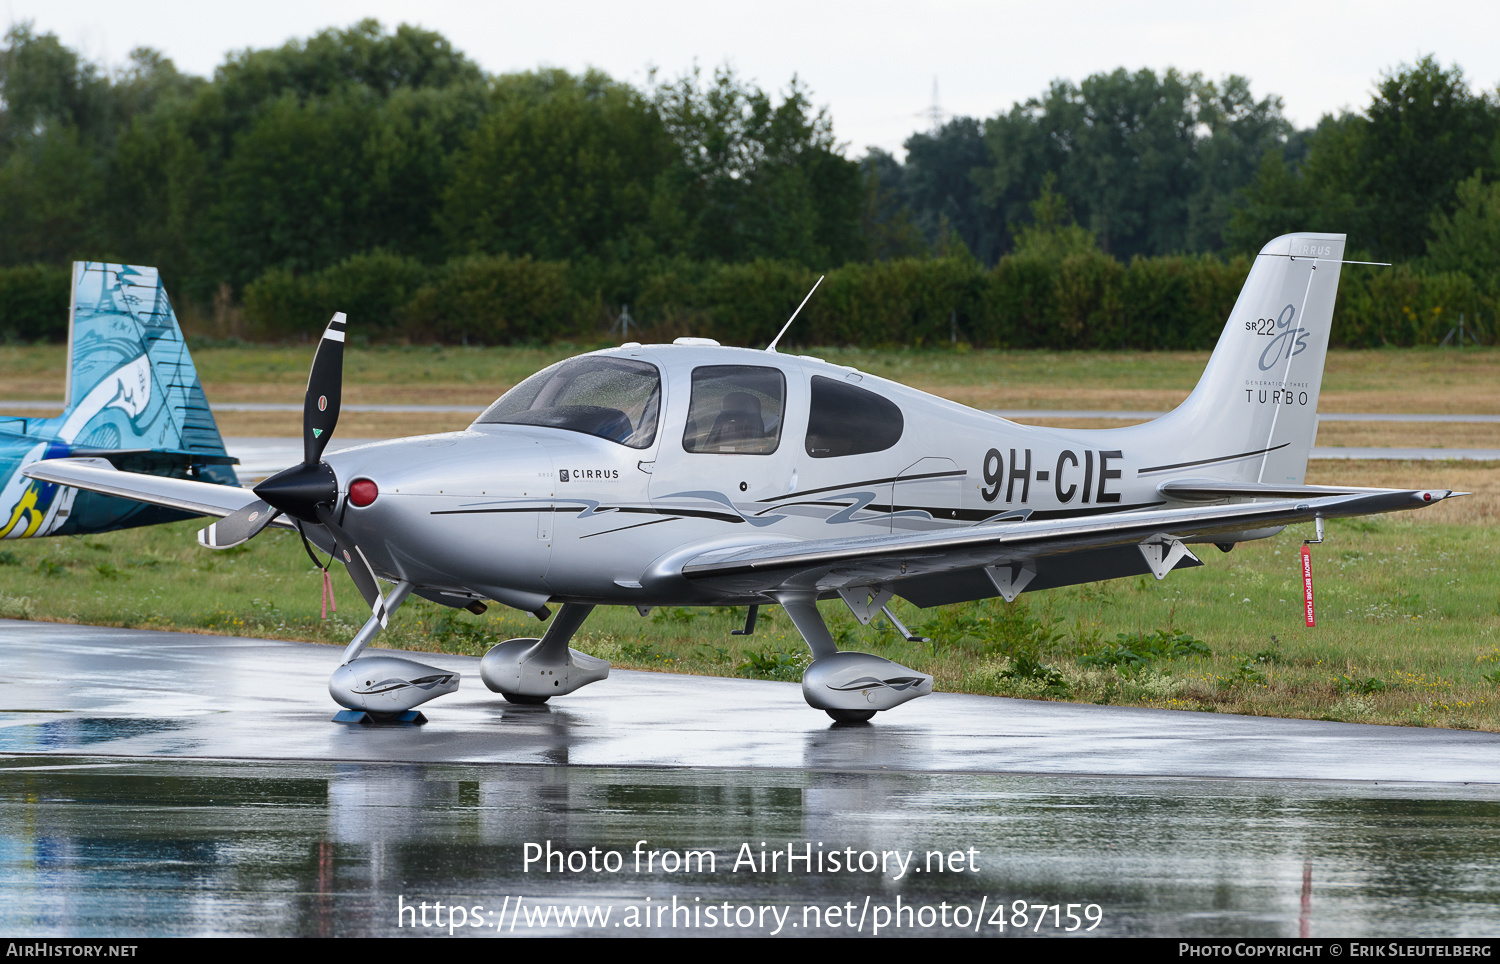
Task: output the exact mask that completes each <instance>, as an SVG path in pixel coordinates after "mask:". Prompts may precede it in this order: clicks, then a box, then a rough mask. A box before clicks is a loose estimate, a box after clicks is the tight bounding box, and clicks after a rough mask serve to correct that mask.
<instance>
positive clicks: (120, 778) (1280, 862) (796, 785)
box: [0, 620, 1500, 937]
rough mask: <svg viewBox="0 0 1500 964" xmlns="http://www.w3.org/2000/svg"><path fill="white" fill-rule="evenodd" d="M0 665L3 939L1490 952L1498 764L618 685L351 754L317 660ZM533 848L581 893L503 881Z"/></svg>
mask: <svg viewBox="0 0 1500 964" xmlns="http://www.w3.org/2000/svg"><path fill="white" fill-rule="evenodd" d="M0 652H3V653H4V654H5V664H4V665H5V670H6V672H5V675H4V678H3V679H0V933H10V934H14V935H18V936H19V935H35V936H54V937H55V936H67V937H83V936H126V935H153V934H304V935H323V934H351V935H377V936H379V935H403V934H425V935H433V934H436V933H438V932H439V930H441V931H442V932H443V933H447V931H448V928H449V927H450V926H452V927H453V929H454V932H455V933H456V934H466V935H486V934H495V933H497V932H498V933H502V934H512V933H514V934H527V935H537V934H541V933H547V932H558V931H569V932H584V933H606V934H611V935H615V934H619V935H625V934H641V935H654V934H662V933H669V932H670V933H683V934H725V933H731V934H736V935H760V934H771V933H775V932H776V929H777V927H780V928H781V931H780V933H783V934H785V933H793V934H806V933H809V932H813V933H828V934H849V933H851V932H852V933H858V934H866V935H868V934H872V933H874V932H875V929H876V927H877V926H878V927H880V928H881V930H880V933H881V934H883V935H889V934H908V933H915V932H925V933H951V934H958V933H976V934H980V935H999V934H1001V933H1004V934H1005V935H1010V934H1013V933H1015V932H1016V931H1017V929H1018V928H1019V927H1020V926H1022V925H1023V924H1024V926H1025V929H1026V930H1027V931H1028V932H1031V933H1035V932H1041V933H1058V932H1063V933H1066V932H1069V930H1070V928H1071V932H1072V933H1077V934H1088V933H1093V934H1110V935H1157V936H1204V937H1208V936H1241V935H1243V936H1267V937H1270V936H1279V937H1297V936H1300V935H1302V934H1307V935H1309V936H1312V937H1322V936H1334V935H1337V936H1353V935H1358V936H1408V937H1411V936H1448V937H1452V936H1467V935H1471V934H1473V935H1483V934H1493V933H1495V932H1496V931H1497V930H1500V901H1497V899H1496V898H1497V896H1500V821H1497V817H1500V753H1497V752H1496V750H1497V749H1500V736H1497V735H1496V734H1490V733H1476V732H1464V731H1454V730H1423V729H1418V728H1413V727H1378V726H1357V725H1353V724H1340V723H1327V722H1305V721H1296V720H1275V719H1266V718H1252V717H1235V716H1230V715H1227V714H1202V713H1180V712H1171V711H1164V710H1143V709H1130V708H1121V707H1101V706H1079V705H1072V704H1063V703H1039V702H1030V701H1025V700H1007V699H994V698H988V697H976V696H962V695H956V694H937V695H934V696H931V697H928V698H927V699H924V700H922V701H921V703H920V704H919V705H917V706H915V707H903V710H910V712H908V713H907V714H906V715H905V716H902V717H896V716H894V715H893V716H892V717H891V720H890V721H888V722H884V723H882V724H880V725H876V726H869V725H866V726H859V727H853V728H841V727H837V726H829V725H828V724H827V722H826V721H818V720H816V719H814V718H813V717H812V716H811V715H810V714H808V713H806V712H805V707H804V706H803V705H802V702H801V695H800V693H799V692H798V688H797V685H796V684H793V683H769V682H761V681H754V680H730V679H704V678H694V677H685V676H673V675H669V674H656V673H627V672H620V673H618V674H611V676H610V679H609V681H608V686H607V687H600V688H598V689H597V690H594V689H591V690H587V691H584V692H581V693H578V694H574V696H572V697H570V698H569V699H570V700H572V702H559V703H558V705H552V704H548V705H547V706H537V707H525V706H512V705H509V704H506V703H503V702H500V701H499V700H498V699H497V698H495V697H494V696H493V694H490V693H488V692H486V691H484V690H483V689H481V688H476V687H470V686H469V685H468V681H465V688H464V689H461V690H460V691H459V692H458V693H457V694H454V695H453V696H452V697H449V698H448V702H445V703H444V704H443V705H442V706H441V708H440V710H441V712H438V713H434V715H433V720H432V722H431V723H429V724H427V725H426V726H423V727H373V728H366V727H359V726H342V725H339V724H334V723H331V722H330V721H329V716H330V709H331V708H330V705H329V704H328V703H327V695H326V693H324V692H322V691H321V690H322V686H321V683H320V682H319V680H320V676H319V675H318V674H317V673H314V672H312V671H311V670H312V669H314V668H316V667H320V666H324V665H326V664H328V663H330V662H331V661H333V660H334V659H336V656H337V650H335V649H333V648H331V647H325V646H316V645H310V644H302V643H286V642H274V641H267V640H257V639H240V638H230V637H212V636H202V635H193V634H185V633H167V632H155V631H135V630H122V629H109V628H99V627H85V626H71V625H60V624H44V623H25V622H16V621H9V620H0ZM430 658H431V659H432V660H433V661H434V662H437V663H440V664H441V665H443V666H444V667H447V668H451V669H453V670H456V671H460V672H463V673H464V674H465V675H466V676H470V677H471V679H472V676H473V671H474V668H475V664H476V663H477V660H474V659H469V658H464V657H452V656H439V655H433V656H431V657H430ZM450 664H451V665H450ZM325 675H326V674H325ZM1083 774H1086V775H1083ZM548 841H550V842H551V844H552V846H553V847H554V848H555V849H557V850H561V851H564V852H565V853H566V852H567V851H581V852H583V854H584V855H586V856H587V857H588V863H589V866H588V868H587V869H584V867H583V865H582V864H579V863H577V862H576V861H575V863H574V864H573V866H574V867H576V868H578V869H577V870H576V871H570V870H567V869H563V870H561V871H559V870H557V869H556V866H555V865H554V869H553V870H552V871H551V872H547V871H546V870H545V869H544V866H541V865H538V864H537V863H536V862H535V861H533V863H532V864H531V865H530V866H529V867H528V865H527V857H528V856H533V857H534V856H535V853H536V850H535V847H543V848H544V847H545V845H546V843H547V842H548ZM640 841H644V842H645V843H644V844H642V845H640V847H641V849H642V850H643V851H644V852H645V853H647V854H649V853H650V852H651V851H652V850H655V851H658V852H659V854H658V858H657V861H656V862H655V863H654V864H652V865H651V867H650V869H649V870H645V869H643V870H642V871H641V872H637V871H636V866H635V860H636V857H635V851H636V849H637V847H638V842H640ZM762 842H764V843H762ZM527 844H532V845H534V847H533V849H532V850H528V849H527V846H526V845H527ZM746 845H748V848H749V853H748V856H749V858H750V859H751V860H753V861H754V862H755V867H754V869H752V867H751V866H750V865H748V864H747V863H745V862H744V858H745V857H746V853H745V852H744V848H745V847H746ZM762 848H764V850H765V852H766V854H767V855H768V856H773V855H774V854H776V853H777V852H780V853H781V855H782V857H781V861H780V862H779V864H774V865H773V866H772V869H771V870H769V871H766V870H764V869H763V868H762V867H761V850H762ZM789 849H790V850H791V852H792V856H799V855H803V854H808V853H812V854H814V855H821V856H822V857H823V858H824V863H823V866H822V868H821V869H819V868H818V867H817V866H816V865H814V866H811V867H808V866H807V865H805V864H800V863H797V862H795V861H794V862H792V863H791V864H790V866H791V869H790V871H789V870H788V869H787V868H788V866H789V864H788V862H787V859H786V858H787V851H788V850H789ZM593 850H597V851H599V855H600V857H602V858H603V859H604V860H605V861H606V862H605V865H604V866H603V868H602V869H594V868H595V866H596V865H595V860H596V856H595V855H594V854H591V853H589V852H590V851H593ZM690 850H692V851H698V852H699V856H698V857H697V858H696V863H695V862H694V860H693V859H692V858H689V857H687V855H686V852H687V851H690ZM610 852H614V853H616V854H618V863H617V864H615V865H614V866H615V869H611V867H610V865H609V863H608V858H607V855H608V854H609V853H610ZM834 852H838V855H839V857H840V858H842V859H841V861H840V864H839V868H837V869H835V868H834V867H833V866H832V864H831V863H830V861H831V855H832V854H833V853H834ZM668 854H672V855H674V856H672V857H670V858H669V857H668ZM706 854H711V855H712V858H711V859H712V868H711V869H710V868H708V867H705V866H704V861H705V860H707V859H709V858H707V857H706V856H704V855H706ZM933 854H936V855H937V859H938V860H939V861H940V862H941V864H942V869H941V871H938V870H937V869H936V868H934V867H933V865H932V863H931V861H932V859H933V857H932V855H933ZM867 855H868V860H869V861H870V863H869V864H868V867H869V869H868V870H865V869H857V870H856V871H854V872H848V871H846V870H843V869H842V866H843V864H845V863H848V862H849V861H850V860H853V861H854V863H855V865H856V867H859V866H860V861H861V860H865V859H867ZM892 855H894V859H895V860H896V862H897V864H896V865H895V866H896V869H897V870H899V869H900V867H899V864H900V862H901V861H902V860H903V859H905V860H907V861H910V863H909V869H908V870H907V871H905V872H902V873H899V874H898V873H896V872H895V870H893V869H892V867H893V864H892V863H891V858H892ZM877 856H878V857H879V858H880V861H879V863H880V866H879V867H876V863H875V858H876V857H877ZM566 859H567V858H566V857H565V858H564V860H566ZM579 859H581V858H579ZM647 859H648V861H649V857H648V858H647ZM773 859H774V858H773ZM815 859H816V856H815ZM684 864H686V865H687V867H688V868H689V869H688V870H686V871H685V870H684ZM668 865H670V866H668ZM566 866H567V864H566V863H565V864H564V867H565V868H566ZM664 866H666V867H667V869H665V870H664V869H663V867H664ZM975 867H977V870H976V869H975ZM919 868H920V869H919ZM521 898H524V900H522V899H521ZM674 900H675V901H676V905H674V904H673V901H674ZM1018 901H1019V902H1022V904H1023V906H1021V907H1020V908H1019V910H1018V909H1017V908H1018V905H1017V902H1018ZM439 903H440V904H442V905H443V910H442V911H439V910H438V909H437V907H436V905H437V904H439ZM423 904H427V905H428V906H427V908H425V909H424V908H423V907H422V905H423ZM407 908H410V911H409V913H408V914H405V915H403V914H402V911H403V909H407ZM455 908H462V910H463V917H462V918H461V920H460V921H459V922H458V923H457V924H456V925H455V922H454V920H453V917H454V914H455V913H456V910H455ZM679 908H686V909H684V910H682V911H681V912H680V913H677V914H675V919H674V914H673V911H674V910H676V909H679ZM710 908H713V910H714V913H713V914H712V916H710V914H709V909H710ZM1038 908H1045V910H1039V909H1038ZM903 910H904V912H905V914H904V916H903V914H902V913H901V912H902V911H903ZM688 911H691V912H692V913H691V914H689V913H688ZM605 912H608V913H609V914H610V915H611V916H610V917H609V918H608V920H602V919H601V918H600V917H599V916H598V915H601V914H603V913H605ZM543 913H545V914H547V915H548V916H547V918H546V920H545V922H543V920H542V918H541V917H540V915H541V914H543ZM558 913H567V914H593V915H595V916H594V917H593V919H592V923H589V922H588V921H586V920H582V919H573V918H570V919H568V920H565V921H564V922H563V923H562V924H559V918H558V917H557V916H556V915H557V914H558ZM1070 913H1071V914H1072V915H1073V916H1072V917H1071V918H1070V917H1069V914H1070ZM632 914H633V915H634V917H632V916H631V915H632ZM882 915H883V916H882ZM424 916H425V919H426V921H427V926H426V927H424V926H423V918H424ZM726 918H727V919H728V920H729V922H730V924H731V926H729V927H727V928H726V927H725V926H724V923H723V922H724V921H725V920H726ZM632 921H633V922H634V923H633V924H632ZM439 923H441V924H443V925H444V926H442V927H441V928H440V927H439V926H438V925H439ZM475 924H478V925H480V926H474V925H475ZM402 925H405V926H402ZM497 925H498V926H497ZM1002 925H1003V926H1004V928H1005V930H1004V931H1003V932H1002V931H1001V930H1000V928H1001V926H1002ZM1091 925H1092V929H1091ZM511 926H514V928H515V929H514V930H513V931H512V930H511V929H510V928H511Z"/></svg>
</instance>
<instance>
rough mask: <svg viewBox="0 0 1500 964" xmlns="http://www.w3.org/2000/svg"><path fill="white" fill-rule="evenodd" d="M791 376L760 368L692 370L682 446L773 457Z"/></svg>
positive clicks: (775, 370) (738, 366) (740, 367)
mask: <svg viewBox="0 0 1500 964" xmlns="http://www.w3.org/2000/svg"><path fill="white" fill-rule="evenodd" d="M785 401H786V378H785V377H784V376H783V375H782V374H781V371H780V369H776V368H763V367H761V366H758V365H707V366H704V367H701V368H695V369H693V397H692V401H691V403H690V404H689V406H688V419H687V427H686V429H684V431H683V433H682V447H683V448H684V449H686V450H687V451H689V452H724V453H735V454H739V455H770V454H771V453H772V452H774V451H776V447H777V446H778V445H780V444H781V421H782V410H783V406H784V405H785Z"/></svg>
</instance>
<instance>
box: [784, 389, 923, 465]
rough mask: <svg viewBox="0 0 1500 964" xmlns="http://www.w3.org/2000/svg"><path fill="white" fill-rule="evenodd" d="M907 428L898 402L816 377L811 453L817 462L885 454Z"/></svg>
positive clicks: (809, 431) (809, 428) (809, 435)
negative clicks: (851, 456) (853, 456)
mask: <svg viewBox="0 0 1500 964" xmlns="http://www.w3.org/2000/svg"><path fill="white" fill-rule="evenodd" d="M905 427H906V422H905V419H903V418H902V417H901V409H899V408H897V407H896V403H895V402H892V401H891V400H890V399H888V398H884V397H882V396H880V395H877V394H875V393H874V392H872V391H868V390H866V389H863V388H856V387H855V386H853V385H850V384H849V383H848V382H841V381H837V380H835V379H832V378H824V377H823V376H822V375H814V376H813V377H812V409H811V410H810V411H809V412H808V418H807V454H808V455H811V456H812V457H813V458H815V459H832V458H838V457H839V456H841V455H864V454H865V453H867V452H883V451H885V450H886V449H888V448H890V447H891V446H892V445H895V444H896V443H897V442H899V441H901V432H902V430H903V429H904V428H905Z"/></svg>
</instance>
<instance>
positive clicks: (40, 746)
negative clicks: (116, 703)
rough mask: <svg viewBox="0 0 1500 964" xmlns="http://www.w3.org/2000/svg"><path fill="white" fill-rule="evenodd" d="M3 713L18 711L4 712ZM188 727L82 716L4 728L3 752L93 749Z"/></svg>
mask: <svg viewBox="0 0 1500 964" xmlns="http://www.w3.org/2000/svg"><path fill="white" fill-rule="evenodd" d="M3 712H18V711H14V710H8V711H0V713H3ZM34 712H40V711H34ZM185 726H186V724H185V723H184V722H183V721H181V720H171V719H161V720H153V719H140V718H138V717H113V716H79V717H70V718H68V719H65V720H46V721H45V722H41V723H21V724H17V725H12V726H0V752H4V753H26V752H30V751H38V752H40V751H44V750H56V749H66V748H68V747H75V746H90V745H92V744H95V743H107V742H109V741H111V740H126V739H129V738H130V737H133V736H145V735H147V734H152V733H166V732H169V731H171V730H180V729H182V728H183V727H185Z"/></svg>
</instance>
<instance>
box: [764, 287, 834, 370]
mask: <svg viewBox="0 0 1500 964" xmlns="http://www.w3.org/2000/svg"><path fill="white" fill-rule="evenodd" d="M826 277H828V276H827V275H826V274H820V275H818V280H817V281H814V282H813V286H812V289H811V290H809V291H808V292H807V297H806V298H803V299H802V304H800V305H798V306H797V310H796V311H794V312H792V317H790V318H788V319H787V320H786V324H784V325H782V326H781V331H779V332H777V333H776V337H775V338H772V339H771V343H770V344H769V345H767V346H766V351H769V352H774V351H776V343H777V342H778V341H780V340H781V336H782V335H784V334H786V330H787V329H788V328H790V327H792V322H794V321H796V320H797V316H798V315H799V314H801V313H802V309H803V308H804V307H805V306H806V305H807V303H808V301H810V300H811V299H812V296H813V292H814V291H817V290H818V285H820V284H822V283H823V279H824V278H826Z"/></svg>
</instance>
